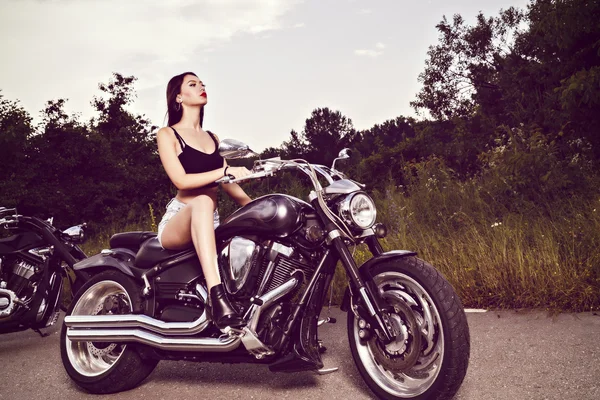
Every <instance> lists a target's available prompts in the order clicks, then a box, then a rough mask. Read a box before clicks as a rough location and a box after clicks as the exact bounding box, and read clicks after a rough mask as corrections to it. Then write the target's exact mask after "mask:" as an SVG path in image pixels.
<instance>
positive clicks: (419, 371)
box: [350, 271, 444, 398]
mask: <svg viewBox="0 0 600 400" xmlns="http://www.w3.org/2000/svg"><path fill="white" fill-rule="evenodd" d="M373 280H374V282H375V284H376V285H377V287H378V288H379V292H380V294H381V297H382V298H383V299H384V300H385V301H386V302H387V304H388V305H389V306H390V310H391V311H390V313H389V315H388V323H389V325H390V326H391V327H392V328H393V330H394V331H395V332H396V334H397V336H396V340H394V341H392V342H391V343H388V344H387V345H384V344H382V343H381V341H380V340H379V338H378V337H377V335H375V334H374V333H372V334H371V335H370V336H369V337H370V339H368V340H365V339H364V337H365V335H364V330H363V332H361V333H360V334H359V332H360V331H361V327H364V326H365V321H361V320H360V319H359V318H357V317H355V321H354V324H353V327H354V329H353V332H351V335H350V339H351V340H354V343H355V345H356V351H357V355H358V357H359V359H360V362H361V363H362V364H363V365H364V368H365V371H366V373H367V374H368V375H369V376H370V378H371V379H372V380H373V381H374V382H375V383H376V384H377V386H379V387H380V388H381V389H383V390H384V391H385V392H386V393H388V394H389V395H391V396H395V397H397V398H413V397H416V396H419V395H421V394H423V393H425V392H426V391H427V390H428V389H429V388H430V387H431V386H432V385H433V384H434V382H435V381H436V379H437V377H438V375H439V373H440V369H441V366H442V362H443V359H444V334H443V329H442V324H441V318H440V314H439V312H438V309H437V307H436V306H435V303H434V302H433V300H432V298H431V297H430V295H429V294H428V293H427V291H426V290H425V289H424V288H423V286H422V285H421V284H419V283H418V282H417V281H416V280H414V279H413V278H411V277H410V276H408V275H407V274H404V273H402V272H398V271H387V272H382V273H379V274H377V275H375V276H374V277H373ZM392 310H393V311H392ZM361 336H362V337H363V339H361Z"/></svg>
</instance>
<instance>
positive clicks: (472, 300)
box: [360, 174, 600, 311]
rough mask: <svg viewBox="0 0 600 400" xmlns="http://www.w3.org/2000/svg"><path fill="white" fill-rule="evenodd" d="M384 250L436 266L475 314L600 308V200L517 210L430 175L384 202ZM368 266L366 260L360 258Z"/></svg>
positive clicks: (470, 186)
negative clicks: (408, 253)
mask: <svg viewBox="0 0 600 400" xmlns="http://www.w3.org/2000/svg"><path fill="white" fill-rule="evenodd" d="M378 199H379V201H378V202H379V208H378V209H379V210H380V215H381V218H379V219H380V220H381V221H384V222H385V223H387V224H388V225H389V226H390V228H391V231H392V233H391V234H390V235H389V236H388V237H387V238H386V239H385V240H384V241H383V246H384V248H386V249H410V250H414V251H417V252H418V254H419V257H421V258H423V259H425V260H426V261H428V262H430V263H432V264H433V265H434V266H435V267H436V268H437V269H438V270H440V271H441V272H442V273H443V274H444V275H445V276H446V278H447V279H448V280H449V281H450V283H451V284H452V285H453V286H454V288H455V289H456V291H457V292H458V294H459V296H460V297H461V299H462V301H463V303H464V304H465V305H466V306H470V307H496V308H520V307H535V308H549V309H560V310H573V311H575V310H576V311H581V310H593V309H598V308H599V307H600V249H599V247H600V196H596V198H595V199H593V200H590V199H589V197H585V198H584V197H580V198H567V199H560V200H555V201H553V203H552V204H539V203H538V204H536V205H535V206H532V205H531V204H529V205H530V207H524V208H525V209H526V211H525V212H523V211H521V210H511V209H509V208H507V207H506V206H505V205H504V204H501V203H499V202H496V201H495V200H494V197H493V196H490V193H489V192H488V191H486V189H485V185H481V184H480V183H478V182H476V181H474V180H471V181H468V182H459V181H456V180H453V179H447V177H446V178H444V177H439V175H438V176H436V175H435V174H431V175H430V176H429V177H428V178H427V179H421V180H420V181H419V182H415V183H413V185H411V187H410V189H409V195H406V192H405V191H400V190H395V189H394V188H388V190H387V192H386V193H385V196H379V197H378ZM360 257H362V258H365V257H366V255H365V254H360Z"/></svg>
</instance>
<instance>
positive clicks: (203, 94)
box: [200, 92, 208, 98]
mask: <svg viewBox="0 0 600 400" xmlns="http://www.w3.org/2000/svg"><path fill="white" fill-rule="evenodd" d="M200 96H202V97H206V98H208V97H207V96H206V92H204V93H202V94H201V95H200Z"/></svg>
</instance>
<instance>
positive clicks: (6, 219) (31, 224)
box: [0, 207, 86, 336]
mask: <svg viewBox="0 0 600 400" xmlns="http://www.w3.org/2000/svg"><path fill="white" fill-rule="evenodd" d="M85 227H86V225H85V224H81V225H76V226H72V227H70V228H68V229H66V230H64V231H61V230H59V229H57V228H56V227H54V226H53V225H52V219H49V220H43V219H40V218H37V217H30V216H25V215H19V214H18V213H17V210H16V209H14V208H6V207H0V229H6V230H8V231H9V232H8V234H9V235H8V236H7V237H2V238H0V334H2V333H9V332H17V331H23V330H26V329H33V330H34V331H36V332H37V333H39V334H40V335H41V336H45V334H44V333H42V331H40V329H42V328H46V327H49V326H51V325H53V324H54V323H56V321H57V319H58V316H59V311H60V308H61V306H62V293H63V284H64V282H65V281H66V280H68V282H69V283H70V284H71V291H72V293H74V292H75V289H76V287H78V286H81V285H82V280H83V278H81V279H77V274H76V273H75V271H74V270H73V265H74V264H75V263H76V262H78V261H81V260H83V259H84V258H85V257H86V255H85V253H84V252H83V251H82V250H81V249H80V248H79V246H78V244H81V243H83V241H84V239H85V234H84V229H85ZM5 236H6V235H5Z"/></svg>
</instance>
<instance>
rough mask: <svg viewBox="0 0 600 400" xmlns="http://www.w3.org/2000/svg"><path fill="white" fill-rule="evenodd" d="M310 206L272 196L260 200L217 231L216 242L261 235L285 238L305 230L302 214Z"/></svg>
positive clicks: (244, 208)
mask: <svg viewBox="0 0 600 400" xmlns="http://www.w3.org/2000/svg"><path fill="white" fill-rule="evenodd" d="M306 207H308V208H311V206H310V205H309V204H308V203H306V202H304V201H302V200H299V199H297V198H295V197H292V196H287V195H283V194H269V195H266V196H262V197H259V198H257V199H255V200H252V201H251V202H250V203H248V204H246V205H245V206H244V207H242V208H240V209H239V210H237V211H236V212H234V213H233V214H231V215H230V216H229V217H227V218H226V219H225V220H224V221H223V222H222V223H221V225H219V227H218V228H217V230H216V231H215V234H216V236H217V238H228V237H232V236H241V235H261V236H263V237H265V238H268V237H275V238H283V237H287V236H289V235H291V234H292V233H294V232H295V231H296V230H298V229H299V228H300V227H301V226H302V210H303V209H304V208H306Z"/></svg>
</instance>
